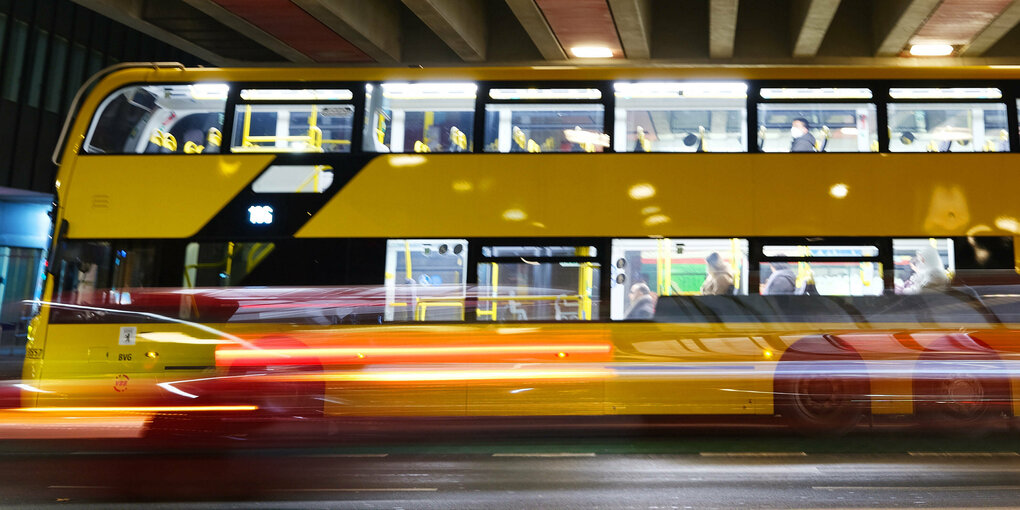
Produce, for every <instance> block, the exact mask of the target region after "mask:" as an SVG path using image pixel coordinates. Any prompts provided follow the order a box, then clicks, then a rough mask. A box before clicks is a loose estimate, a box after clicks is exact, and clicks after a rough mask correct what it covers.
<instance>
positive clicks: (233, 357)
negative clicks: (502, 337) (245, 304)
mask: <svg viewBox="0 0 1020 510" xmlns="http://www.w3.org/2000/svg"><path fill="white" fill-rule="evenodd" d="M568 352H569V353H574V354H609V353H610V352H612V346H611V345H609V344H576V345H493V346H481V345H479V346H457V347H450V346H446V347H443V346H436V347H411V346H406V347H405V346H396V347H368V346H357V347H309V348H286V349H251V350H249V349H219V350H217V351H216V364H217V365H221V364H229V363H231V362H237V361H247V362H252V361H260V362H279V361H280V360H313V359H314V360H318V361H320V362H324V363H328V362H338V361H354V360H364V359H372V358H380V357H399V358H400V359H410V358H421V357H432V356H465V357H466V356H499V355H507V354H512V355H520V354H527V355H531V356H536V357H538V356H543V355H546V356H551V357H558V358H564V357H566V356H567V353H568Z"/></svg>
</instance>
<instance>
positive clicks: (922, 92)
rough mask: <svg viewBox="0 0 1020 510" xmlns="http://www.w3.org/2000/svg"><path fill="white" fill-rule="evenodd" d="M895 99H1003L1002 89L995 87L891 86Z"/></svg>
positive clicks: (891, 95) (891, 93)
mask: <svg viewBox="0 0 1020 510" xmlns="http://www.w3.org/2000/svg"><path fill="white" fill-rule="evenodd" d="M889 97H891V98H893V99H1001V98H1002V91H1001V90H999V89H997V88H995V87H987V88H979V87H968V88H962V87H961V88H947V89H941V88H891V89H889Z"/></svg>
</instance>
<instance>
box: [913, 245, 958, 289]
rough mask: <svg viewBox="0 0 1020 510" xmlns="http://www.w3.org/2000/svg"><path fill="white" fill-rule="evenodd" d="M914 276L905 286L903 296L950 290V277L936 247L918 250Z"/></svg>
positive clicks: (927, 246) (928, 246)
mask: <svg viewBox="0 0 1020 510" xmlns="http://www.w3.org/2000/svg"><path fill="white" fill-rule="evenodd" d="M915 266H916V267H915V271H914V274H913V275H911V276H910V279H909V280H907V282H906V283H905V284H904V285H903V294H920V293H922V292H941V291H944V290H947V289H949V283H950V282H949V276H948V275H946V268H945V267H943V266H942V258H941V257H939V251H938V250H936V249H935V247H934V246H930V245H926V246H925V247H923V248H921V249H920V250H917V262H916V264H915Z"/></svg>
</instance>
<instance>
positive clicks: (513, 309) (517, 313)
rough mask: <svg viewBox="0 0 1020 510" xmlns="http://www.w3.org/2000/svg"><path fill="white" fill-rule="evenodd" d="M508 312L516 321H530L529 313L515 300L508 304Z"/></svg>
mask: <svg viewBox="0 0 1020 510" xmlns="http://www.w3.org/2000/svg"><path fill="white" fill-rule="evenodd" d="M506 311H507V312H510V316H511V317H512V318H513V319H514V320H516V321H526V320H528V312H527V311H526V310H524V309H523V308H521V305H520V303H518V302H517V301H514V300H510V301H507V302H506Z"/></svg>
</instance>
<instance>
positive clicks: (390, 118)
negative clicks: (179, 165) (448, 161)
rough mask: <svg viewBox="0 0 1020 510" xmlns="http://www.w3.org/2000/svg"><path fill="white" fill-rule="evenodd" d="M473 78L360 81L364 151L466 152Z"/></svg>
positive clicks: (475, 88)
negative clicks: (362, 84) (363, 83)
mask: <svg viewBox="0 0 1020 510" xmlns="http://www.w3.org/2000/svg"><path fill="white" fill-rule="evenodd" d="M477 91H478V86H477V85H475V84H474V83H397V82H391V83H383V84H381V85H375V86H374V85H372V84H368V85H366V86H365V102H366V104H367V107H366V108H365V116H366V117H365V138H364V140H365V142H364V148H365V151H367V152H470V151H471V140H472V134H473V133H474V129H473V128H474V122H475V121H474V118H475V116H474V115H475V95H476V94H477Z"/></svg>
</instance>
